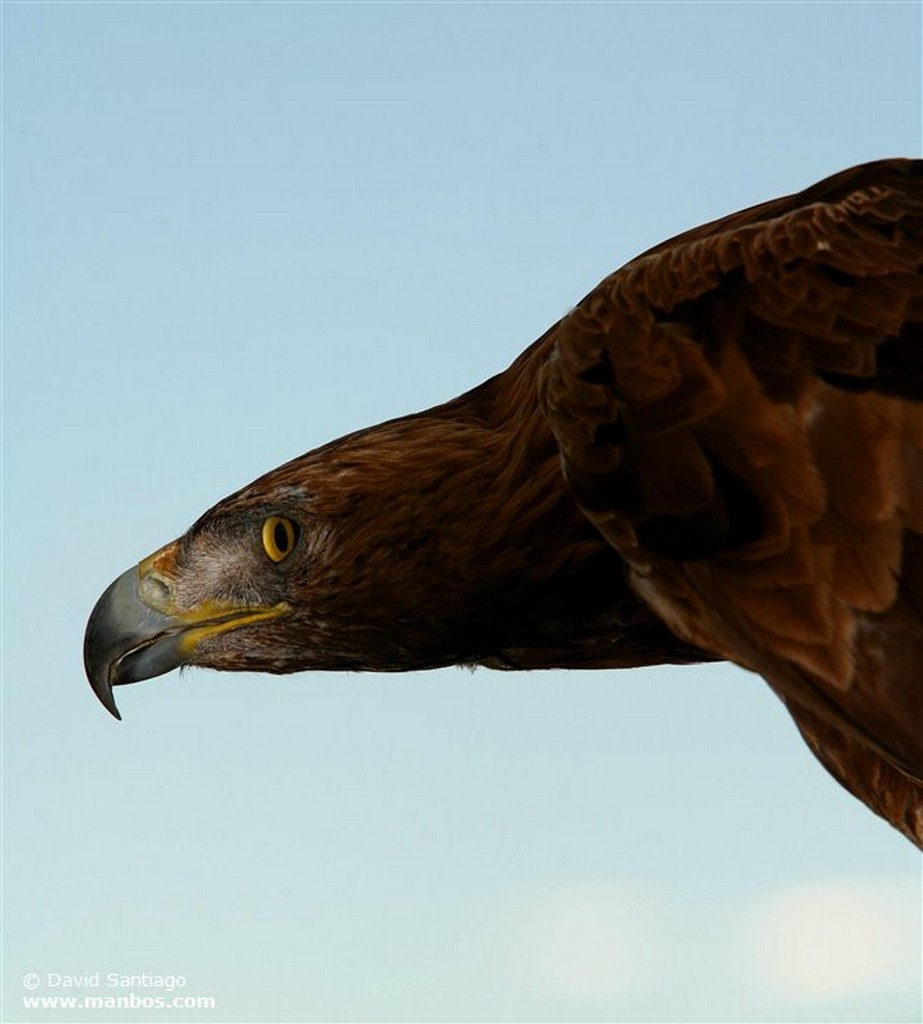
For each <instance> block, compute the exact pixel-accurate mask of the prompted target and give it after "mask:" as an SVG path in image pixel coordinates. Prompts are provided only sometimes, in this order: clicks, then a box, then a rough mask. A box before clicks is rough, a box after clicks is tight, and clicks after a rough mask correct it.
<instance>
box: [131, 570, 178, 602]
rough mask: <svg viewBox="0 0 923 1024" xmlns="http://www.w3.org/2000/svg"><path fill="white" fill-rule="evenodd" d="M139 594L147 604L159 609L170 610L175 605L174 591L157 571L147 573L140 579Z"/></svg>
mask: <svg viewBox="0 0 923 1024" xmlns="http://www.w3.org/2000/svg"><path fill="white" fill-rule="evenodd" d="M138 595H139V596H140V598H141V600H142V601H144V603H145V604H148V605H150V606H151V607H152V608H156V609H157V610H158V611H169V610H170V609H171V608H172V606H173V591H172V589H171V587H170V584H169V583H168V582H167V581H166V580H165V579H164V578H163V577H162V576H158V575H156V574H155V573H152V572H149V573H146V574H145V575H144V576H142V577H141V579H140V580H139V581H138Z"/></svg>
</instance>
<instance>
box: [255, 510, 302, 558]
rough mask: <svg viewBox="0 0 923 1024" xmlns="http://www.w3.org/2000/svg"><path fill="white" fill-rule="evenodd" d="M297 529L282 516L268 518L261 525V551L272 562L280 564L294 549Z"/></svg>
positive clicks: (289, 520)
mask: <svg viewBox="0 0 923 1024" xmlns="http://www.w3.org/2000/svg"><path fill="white" fill-rule="evenodd" d="M297 541H298V528H297V527H296V526H295V524H294V523H293V522H292V521H291V519H286V518H285V517H284V516H269V518H268V519H266V520H265V521H264V523H263V550H264V551H265V552H266V554H267V555H269V557H270V558H271V559H272V560H273V561H274V562H281V561H284V559H286V558H288V556H289V555H290V554H291V553H292V551H293V550H294V549H295V544H296V543H297Z"/></svg>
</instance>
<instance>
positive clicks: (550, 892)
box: [516, 879, 663, 997]
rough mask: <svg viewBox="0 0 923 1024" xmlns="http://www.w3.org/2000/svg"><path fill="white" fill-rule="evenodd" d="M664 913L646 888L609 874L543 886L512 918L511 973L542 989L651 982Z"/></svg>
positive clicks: (615, 987) (607, 990)
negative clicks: (514, 934) (514, 937)
mask: <svg viewBox="0 0 923 1024" xmlns="http://www.w3.org/2000/svg"><path fill="white" fill-rule="evenodd" d="M662 920H663V912H662V907H661V904H660V902H659V901H658V900H657V899H656V898H655V897H654V896H653V895H652V894H650V893H648V892H646V891H644V890H642V889H640V888H638V887H637V886H632V885H628V884H625V883H622V882H619V881H612V880H609V879H601V880H590V881H579V882H568V883H563V884H560V885H556V886H548V887H546V888H544V889H542V890H540V891H539V892H538V893H536V894H534V895H533V896H532V897H531V898H530V900H529V902H528V905H527V907H526V908H525V909H524V911H523V912H522V913H521V915H519V921H518V927H517V929H516V930H517V932H518V933H519V939H518V941H517V943H516V948H517V951H518V952H517V960H518V963H517V968H518V973H521V974H523V975H525V978H526V979H527V980H528V982H529V983H530V987H531V986H534V987H536V988H538V989H541V990H543V991H545V992H546V993H547V994H550V995H555V996H561V997H569V996H577V997H580V996H589V997H593V996H597V997H598V996H608V995H618V994H625V993H629V992H636V991H639V990H641V989H644V988H645V987H647V986H648V985H649V984H650V983H651V982H652V981H653V980H655V979H656V976H657V971H658V969H659V968H660V966H661V965H660V962H659V961H660V954H661V953H662V948H661V941H660V936H661V935H662V933H663V926H662Z"/></svg>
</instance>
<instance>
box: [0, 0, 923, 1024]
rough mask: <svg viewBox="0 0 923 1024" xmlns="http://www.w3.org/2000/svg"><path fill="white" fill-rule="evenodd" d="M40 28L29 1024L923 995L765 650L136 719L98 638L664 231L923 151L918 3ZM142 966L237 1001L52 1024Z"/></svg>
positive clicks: (11, 154)
mask: <svg viewBox="0 0 923 1024" xmlns="http://www.w3.org/2000/svg"><path fill="white" fill-rule="evenodd" d="M2 28H3V222H4V234H3V295H2V298H3V323H2V326H3V370H4V376H3V389H4V390H3V416H4V421H3V425H4V435H3V449H4V466H3V484H4V497H3V502H4V504H3V531H4V532H3V539H4V570H3V597H4V602H3V607H4V621H3V638H2V640H3V642H2V657H3V684H4V686H3V729H4V737H3V738H4V816H3V824H4V853H5V869H4V894H5V903H6V916H5V926H4V942H3V958H4V959H3V983H4V1006H3V1019H4V1020H7V1021H65V1020H94V1019H99V1020H111V1021H117V1020H118V1021H122V1020H126V1021H128V1020H130V1021H134V1020H138V1021H166V1022H178V1021H187V1020H188V1021H209V1022H217V1021H227V1022H262V1021H286V1022H288V1021H291V1022H295V1021H355V1020H368V1021H379V1020H380V1021H385V1020H387V1021H393V1020H407V1021H422V1020H431V1021H450V1020H451V1021H458V1020H471V1021H489V1020H506V1021H547V1022H552V1021H576V1020H586V1021H675V1022H686V1021H703V1022H704V1021H740V1022H757V1021H767V1020H773V1021H780V1022H781V1021H801V1022H809V1021H810V1022H813V1021H829V1020H838V1021H878V1022H891V1021H918V1020H919V1019H920V1015H921V1002H920V870H919V866H920V862H919V855H918V853H917V852H916V851H915V850H914V849H913V848H912V847H911V845H910V844H909V843H908V842H907V841H906V840H904V839H902V838H901V837H900V836H899V835H898V834H897V833H896V832H895V831H894V830H892V829H891V828H890V827H888V826H887V825H885V824H884V823H883V822H881V821H880V820H878V819H877V818H875V817H874V816H873V815H872V814H871V813H870V812H869V811H868V810H867V809H866V808H865V807H864V806H862V805H861V804H859V803H858V802H857V801H856V800H854V799H853V798H852V797H851V796H849V795H848V794H847V793H845V792H844V791H843V790H841V789H840V788H839V787H838V785H837V784H836V783H835V782H834V781H833V780H832V779H830V778H829V777H828V776H827V775H826V773H825V772H824V770H823V769H822V768H821V767H820V765H819V764H818V763H817V762H816V761H815V760H814V758H813V756H812V755H811V754H810V752H809V751H808V750H807V748H806V746H805V745H804V743H803V742H802V740H801V739H800V737H799V736H798V733H797V730H796V729H795V727H794V725H793V724H792V722H791V721H790V720H789V718H788V716H787V714H786V712H785V710H784V709H783V707H782V705H781V704H780V703H779V701H778V700H777V699H776V698H775V697H774V696H773V695H772V694H771V692H770V691H769V689H768V687H767V686H766V685H765V684H764V683H763V682H762V681H760V680H759V679H757V678H756V677H753V676H750V675H747V674H745V673H743V672H741V671H739V670H736V669H734V668H731V667H727V666H703V667H696V668H686V669H681V668H663V669H650V670H644V671H635V672H623V673H610V672H597V673H589V672H586V673H570V674H566V673H551V672H549V673H535V674H500V673H491V672H489V671H487V670H480V671H478V672H476V673H474V674H471V673H469V672H465V671H454V670H451V671H450V670H446V671H440V672H432V673H420V674H413V675H407V676H374V675H367V676H358V675H325V674H311V675H302V676H295V677H289V678H285V679H278V678H273V677H269V676H249V675H238V676H234V675H228V674H216V673H208V672H201V671H188V672H186V673H184V674H183V675H182V676H181V677H180V676H179V675H178V674H175V673H174V674H173V675H171V676H167V677H164V678H162V679H157V680H151V681H149V682H147V683H144V684H141V685H138V686H133V687H126V688H124V689H122V690H120V691H119V692H118V694H117V696H118V700H119V705H120V707H121V710H122V714H123V716H124V721H123V722H121V723H116V722H115V721H113V720H112V719H111V718H110V717H109V716H108V715H107V714H106V712H105V711H104V710H103V709H102V708H101V707H100V705H99V704H98V703H97V701H96V699H95V697H94V696H93V694H92V692H91V691H90V689H89V686H88V685H87V683H86V681H85V679H84V676H83V668H82V664H81V644H82V634H83V628H84V625H85V622H86V618H87V616H88V614H89V612H90V610H91V608H92V606H93V603H94V602H95V600H96V598H97V597H98V596H99V594H100V593H101V592H102V590H103V589H104V587H105V586H106V585H107V584H108V583H109V582H110V581H111V580H112V579H113V578H114V577H115V576H116V575H118V574H119V573H120V572H122V571H123V570H124V569H126V568H128V567H129V566H130V565H132V564H134V563H135V562H137V561H138V560H139V559H140V558H142V557H143V556H145V555H147V554H149V553H150V552H151V551H153V550H154V549H155V548H157V547H159V546H160V545H161V544H163V543H165V542H166V541H168V540H170V539H172V538H173V537H175V536H176V535H178V534H179V533H180V532H182V530H184V529H185V528H186V527H187V526H188V525H189V524H190V523H192V522H193V521H194V520H195V519H196V518H197V517H198V516H199V515H200V514H201V513H202V512H203V511H204V510H205V509H206V508H208V507H209V506H211V505H212V504H214V502H216V501H217V500H218V499H220V498H221V497H223V496H224V495H226V494H228V493H229V492H231V491H232V490H234V489H236V488H237V487H239V486H240V485H242V484H244V483H246V482H247V481H248V480H250V479H251V478H253V477H255V476H257V475H258V474H260V473H262V472H264V471H265V470H267V469H269V468H271V467H272V466H274V465H276V464H278V463H280V462H282V461H283V460H285V459H288V458H291V457H292V456H295V455H297V454H299V453H301V452H303V451H306V450H308V449H310V448H312V447H314V446H316V445H318V444H321V443H323V442H324V441H327V440H329V439H330V438H332V437H335V436H338V435H340V434H342V433H345V432H347V431H349V430H353V429H356V428H359V427H361V426H364V425H367V424H370V423H374V422H376V421H379V420H382V419H384V418H386V417H390V416H396V415H400V414H402V413H407V412H411V411H414V410H417V409H421V408H425V407H427V406H429V405H432V404H435V403H436V402H439V401H442V400H444V399H447V398H450V397H452V396H454V395H456V394H459V393H460V392H462V391H463V390H465V389H467V388H469V387H471V386H473V385H474V384H476V383H478V382H479V381H481V380H483V379H485V378H486V377H488V376H490V375H492V374H493V373H495V372H497V371H498V370H500V369H502V368H503V367H504V366H506V365H507V364H508V363H509V362H510V361H511V360H512V359H513V358H514V357H515V356H516V354H517V353H518V352H519V351H521V349H522V348H524V347H525V346H526V345H527V344H528V343H529V342H531V341H532V340H533V339H534V338H535V337H537V336H538V335H539V334H540V333H541V332H543V331H544V330H545V328H546V327H548V326H549V325H550V324H551V323H553V322H554V320H556V319H557V318H558V317H559V316H560V315H562V314H563V313H564V312H565V311H566V310H567V309H568V308H570V307H571V306H572V305H573V304H574V303H575V302H576V301H577V300H578V299H579V298H580V297H581V296H582V295H583V294H584V293H585V292H586V291H588V290H589V289H590V288H591V287H592V286H593V285H594V284H595V283H596V282H597V281H598V280H599V279H600V278H601V277H603V276H605V275H606V274H607V273H609V272H610V271H612V270H613V269H615V268H616V267H617V266H619V265H620V264H621V263H623V262H625V261H626V260H628V259H630V258H631V257H632V256H633V255H635V254H636V253H637V252H639V251H641V250H642V249H644V248H646V247H647V246H649V245H652V244H654V243H655V242H657V241H659V240H661V239H662V238H665V237H667V236H669V235H672V234H675V233H677V232H679V231H681V230H683V229H685V228H687V227H690V226H693V225H694V224H697V223H700V222H703V221H706V220H709V219H712V218H714V217H717V216H720V215H721V214H723V213H729V212H731V211H732V210H734V209H737V208H740V207H742V206H746V205H749V204H751V203H755V202H759V201H761V200H764V199H768V198H771V197H773V196H776V195H780V194H783V193H786V192H790V191H793V190H796V189H798V188H801V187H804V186H806V185H808V184H810V183H811V182H813V181H815V180H817V179H819V178H821V177H823V176H824V175H826V174H829V173H832V172H834V171H836V170H839V169H841V168H843V167H847V166H849V165H851V164H855V163H858V162H861V161H864V160H870V159H875V158H878V157H885V156H897V155H907V156H913V155H917V156H919V155H920V149H921V109H920V107H921V98H920V97H921V58H920V52H921V8H920V5H919V4H918V3H888V2H882V0H878V2H875V3H867V4H864V3H842V4H838V3H762V4H759V3H758V4H750V3H711V4H700V3H673V4H654V3H646V4H645V3H641V4H637V3H636V4H628V3H626V4H618V3H610V4H587V5H582V4H574V3H571V4H529V3H522V4H504V5H497V4H493V5H492V4H448V5H432V4H431V5H421V4H270V3H263V4H247V5H237V4H222V3H210V4H194V3H176V4H156V3H155V4H127V3H125V4H119V3H114V4H103V3H96V4H89V3H87V4H84V3H70V4H50V3H49V4H45V3H28V4H16V3H9V2H7V3H5V4H3V5H2ZM145 972H147V973H149V974H155V975H159V976H163V977H168V976H169V977H173V976H177V975H181V976H183V978H184V979H185V982H186V983H185V986H184V987H183V989H182V992H183V994H184V995H188V996H210V997H213V998H214V999H215V1001H216V1007H215V1008H214V1009H211V1010H195V1011H193V1010H181V1009H174V1008H170V1009H162V1010H136V1011H125V1010H122V1011H108V1015H106V1013H107V1012H106V1011H94V1012H93V1013H90V1012H89V1011H86V1010H82V1011H66V1010H61V1009H57V1010H53V1009H45V1010H27V1009H24V1004H23V997H24V996H30V995H39V996H52V995H56V994H58V995H59V994H72V993H73V991H74V990H70V991H69V992H65V991H64V989H63V987H62V985H61V984H58V985H55V981H56V980H57V979H60V978H64V977H65V976H72V977H83V978H88V979H90V981H92V979H93V978H94V977H97V976H98V978H99V980H100V986H99V988H96V989H93V991H94V992H96V993H99V994H103V995H117V994H123V993H124V992H127V991H134V992H135V993H136V994H137V995H138V996H146V995H150V994H151V991H152V990H149V989H143V988H141V987H138V985H134V986H133V987H132V986H129V987H127V988H124V987H122V988H120V987H118V986H116V987H112V986H107V984H106V979H107V975H109V974H114V975H115V977H116V978H119V977H121V976H122V975H139V974H142V973H145ZM27 976H28V977H29V978H30V981H29V982H28V983H27V982H26V981H25V979H26V977H27ZM35 978H37V979H38V981H37V983H36V982H35V981H34V980H32V979H35ZM28 984H35V985H36V987H35V988H29V987H27V985H28ZM81 994H82V993H81ZM157 994H163V993H162V992H158V993H157ZM173 994H174V993H170V995H171V997H172V995H173ZM94 1014H95V1015H94Z"/></svg>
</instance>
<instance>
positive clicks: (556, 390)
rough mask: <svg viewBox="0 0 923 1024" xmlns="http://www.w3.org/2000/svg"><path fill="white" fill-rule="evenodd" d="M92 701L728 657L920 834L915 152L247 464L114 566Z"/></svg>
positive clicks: (920, 442)
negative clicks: (347, 424)
mask: <svg viewBox="0 0 923 1024" xmlns="http://www.w3.org/2000/svg"><path fill="white" fill-rule="evenodd" d="M84 658H85V663H86V669H87V674H88V676H89V678H90V682H91V683H92V686H93V689H94V690H95V692H96V694H97V696H98V697H99V698H100V700H101V701H102V702H103V704H104V705H105V706H106V707H107V708H108V709H109V711H111V712H112V714H114V715H116V717H118V711H117V709H116V706H115V702H114V700H113V696H112V687H113V686H119V685H121V684H124V683H133V682H137V681H138V680H141V679H146V678H149V677H150V676H155V675H158V674H160V673H162V672H167V671H169V670H170V669H172V668H175V667H176V666H178V665H203V666H207V667H210V668H216V669H228V670H248V671H261V672H277V673H280V672H298V671H301V670H304V669H312V668H315V669H326V670H331V669H347V670H354V671H388V672H398V671H404V670H409V669H424V668H433V667H436V666H441V665H455V664H462V665H486V666H489V667H491V668H503V669H533V668H552V667H562V668H625V667H630V666H634V665H650V664H654V663H658V662H673V663H683V662H685V663H688V662H697V661H708V660H714V659H730V660H731V661H734V662H737V663H738V664H739V665H743V666H744V667H745V668H748V669H752V670H753V671H754V672H758V673H759V674H760V675H762V676H763V677H764V678H765V679H766V681H767V682H768V683H769V685H770V686H771V687H772V688H773V690H774V691H775V692H776V693H777V694H778V695H779V697H781V699H782V700H783V701H784V702H785V704H786V706H787V708H788V710H789V711H790V713H791V715H792V717H793V718H794V719H795V722H796V723H797V725H798V728H799V729H800V730H801V733H802V735H803V736H804V738H805V739H806V740H807V742H808V744H809V745H810V747H811V749H812V750H813V751H814V753H815V754H816V755H817V757H818V758H819V759H820V760H821V762H823V764H824V765H825V766H826V767H827V768H828V769H829V771H830V772H831V773H832V774H833V775H834V776H835V777H836V778H837V779H838V780H839V781H840V782H841V783H842V784H843V785H844V786H846V787H847V788H848V789H849V790H851V791H852V792H853V793H854V794H855V795H856V796H857V797H859V799H861V800H863V801H865V803H867V804H868V805H869V807H871V808H872V809H873V810H874V811H876V812H877V813H878V814H880V815H881V816H882V817H884V818H886V819H887V820H888V821H889V822H890V823H891V824H892V825H894V826H895V827H897V828H898V829H900V831H901V832H903V833H904V834H905V835H906V836H908V837H909V838H910V839H911V840H913V841H914V842H915V843H917V844H918V845H923V161H921V160H884V161H879V162H876V163H869V164H864V165H862V166H859V167H854V168H852V169H850V170H846V171H843V172H842V173H840V174H836V175H834V176H833V177H830V178H827V179H826V180H824V181H822V182H820V183H819V184H816V185H813V186H812V187H810V188H808V189H806V190H805V191H803V192H800V193H798V194H797V195H793V196H787V197H785V198H782V199H776V200H773V201H771V202H767V203H763V204H761V205H759V206H755V207H752V208H750V209H747V210H743V211H741V212H739V213H735V214H732V215H731V216H729V217H725V218H723V219H721V220H718V221H714V222H713V223H710V224H706V225H704V226H703V227H699V228H695V229H694V230H692V231H687V232H686V233H685V234H682V235H679V236H678V237H676V238H673V239H671V240H670V241H668V242H664V243H662V244H661V245H658V246H656V247H655V248H653V249H651V250H649V251H648V252H646V253H644V254H642V255H641V256H638V257H637V258H636V259H634V260H632V261H631V262H630V263H628V264H627V265H626V266H624V267H622V269H621V270H618V271H616V272H615V273H614V274H612V275H611V276H610V277H607V278H606V279H605V280H604V281H603V282H602V283H601V284H599V285H598V286H597V287H596V288H594V289H593V291H591V292H590V293H589V295H587V297H586V298H585V299H583V301H582V302H580V304H579V305H578V306H577V307H576V308H575V309H574V310H573V311H572V312H570V313H569V314H568V315H567V316H565V317H564V318H563V319H561V320H560V321H559V322H558V323H557V324H555V325H554V326H553V327H552V328H551V329H550V330H548V331H547V332H546V333H545V334H544V335H542V337H541V338H539V339H538V341H536V342H535V343H534V344H533V345H531V346H530V347H529V348H527V349H526V350H525V352H523V354H522V355H521V356H520V357H519V358H518V359H517V360H516V361H515V362H514V363H513V364H512V366H510V367H509V368H508V369H507V370H506V371H504V372H503V373H501V374H499V375H498V376H496V377H493V378H491V379H490V380H488V381H487V382H486V383H484V384H482V385H481V386H480V387H477V388H475V389H474V390H473V391H469V392H468V393H467V394H465V395H462V396H461V397H460V398H456V399H455V400H454V401H451V402H448V403H446V404H445V405H441V406H438V407H437V408H434V409H430V410H428V411H426V412H422V413H417V414H416V415H413V416H407V417H405V418H402V419H396V420H392V421H390V422H388V423H383V424H380V425H379V426H375V427H371V428H369V429H367V430H362V431H359V432H357V433H354V434H350V435H349V436H347V437H344V438H342V439H340V440H338V441H333V442H332V443H330V444H328V445H326V446H324V447H323V448H319V449H318V450H316V451H313V452H309V453H308V454H306V455H303V456H301V457H300V458H297V459H294V460H293V461H291V462H289V463H287V464H285V465H283V466H280V467H279V468H278V469H274V470H272V471H271V472H270V473H267V474H266V475H265V476H263V477H261V478H260V479H258V480H256V481H255V482H254V483H252V484H250V485H249V486H247V487H244V488H243V489H242V490H240V491H237V492H236V493H235V494H232V495H231V496H230V497H228V498H225V499H224V500H223V501H221V502H219V503H218V504H217V505H215V507H214V508H212V509H211V510H210V511H208V512H206V513H205V515H203V516H202V517H201V519H199V520H198V522H196V523H195V524H194V525H193V526H192V528H191V529H189V530H188V531H187V532H186V533H185V534H184V535H183V536H182V537H180V538H179V539H178V540H175V541H173V542H172V543H170V544H168V545H166V547H163V548H161V549H160V550H159V551H157V552H155V553H154V554H153V555H151V556H149V557H148V558H146V559H144V560H143V561H142V562H141V563H140V564H139V565H138V566H136V567H134V568H132V569H129V570H128V571H127V572H126V573H125V574H124V575H122V576H120V577H119V578H118V579H117V580H116V581H115V582H114V583H113V584H112V585H111V586H110V587H109V589H108V590H106V592H105V593H104V594H103V596H102V597H101V598H100V600H99V603H98V604H97V605H96V608H95V609H94V611H93V613H92V615H91V617H90V620H89V624H88V626H87V632H86V640H85V648H84Z"/></svg>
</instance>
